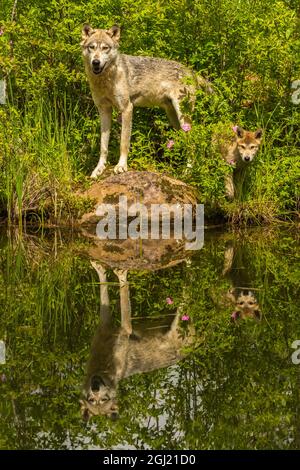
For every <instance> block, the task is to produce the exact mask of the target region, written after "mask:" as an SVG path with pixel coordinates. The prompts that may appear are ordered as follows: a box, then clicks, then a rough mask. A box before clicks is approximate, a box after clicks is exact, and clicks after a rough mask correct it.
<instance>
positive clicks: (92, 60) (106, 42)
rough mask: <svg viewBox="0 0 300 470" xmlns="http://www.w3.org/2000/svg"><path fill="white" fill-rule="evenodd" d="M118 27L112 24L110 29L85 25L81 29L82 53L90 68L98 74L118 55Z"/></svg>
mask: <svg viewBox="0 0 300 470" xmlns="http://www.w3.org/2000/svg"><path fill="white" fill-rule="evenodd" d="M119 39H120V28H119V27H118V26H112V27H111V28H110V29H108V30H105V29H93V28H92V27H91V26H89V25H85V26H84V28H83V30H82V41H81V47H82V53H83V56H84V58H85V60H86V61H87V63H88V65H89V67H90V70H91V72H92V73H93V74H95V75H100V74H101V73H103V71H104V70H106V69H107V68H108V67H109V65H110V64H112V63H113V62H114V61H115V60H116V57H117V55H118V46H119Z"/></svg>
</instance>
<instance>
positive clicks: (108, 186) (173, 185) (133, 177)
mask: <svg viewBox="0 0 300 470" xmlns="http://www.w3.org/2000/svg"><path fill="white" fill-rule="evenodd" d="M121 195H122V196H126V197H127V204H128V206H129V205H131V204H133V203H138V202H139V203H143V204H144V205H145V206H146V207H147V209H150V205H151V204H180V205H183V204H192V205H193V206H194V205H195V204H196V203H197V199H196V192H195V189H194V188H192V187H190V186H188V185H187V184H185V183H183V182H182V181H179V180H176V179H174V178H170V177H169V176H166V175H163V174H159V173H152V172H148V171H129V172H127V173H122V174H119V175H113V176H109V177H108V178H106V179H104V180H101V181H99V182H96V183H93V185H92V186H91V187H90V188H89V189H88V190H87V191H85V192H84V193H82V196H85V197H88V198H91V199H92V200H94V202H95V205H94V210H92V211H91V212H89V213H87V214H84V215H83V217H82V219H81V220H80V224H84V225H85V224H90V223H92V224H94V223H97V222H98V221H99V216H97V215H96V209H97V207H98V206H99V205H100V204H113V205H115V206H116V208H117V207H118V204H119V197H120V196H121Z"/></svg>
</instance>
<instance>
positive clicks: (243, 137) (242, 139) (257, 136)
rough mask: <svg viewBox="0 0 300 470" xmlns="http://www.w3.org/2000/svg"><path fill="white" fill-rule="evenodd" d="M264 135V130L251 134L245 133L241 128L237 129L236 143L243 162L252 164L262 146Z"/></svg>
mask: <svg viewBox="0 0 300 470" xmlns="http://www.w3.org/2000/svg"><path fill="white" fill-rule="evenodd" d="M262 134H263V131H262V129H257V131H255V132H249V131H245V130H244V129H242V128H241V127H238V128H237V131H236V135H237V137H236V143H237V148H238V152H239V155H240V157H241V159H242V161H243V162H245V163H250V162H252V160H253V158H254V157H255V155H256V154H257V151H258V149H259V146H260V144H261V139H262Z"/></svg>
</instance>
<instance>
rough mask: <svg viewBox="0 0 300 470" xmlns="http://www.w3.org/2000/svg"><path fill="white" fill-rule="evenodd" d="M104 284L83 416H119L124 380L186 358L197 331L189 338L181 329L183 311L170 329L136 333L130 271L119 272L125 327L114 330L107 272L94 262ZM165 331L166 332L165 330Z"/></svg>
mask: <svg viewBox="0 0 300 470" xmlns="http://www.w3.org/2000/svg"><path fill="white" fill-rule="evenodd" d="M92 265H93V267H94V268H95V269H96V271H97V273H98V275H99V280H100V299H101V308H100V318H101V323H100V325H99V327H98V329H97V331H96V334H95V336H94V339H93V342H92V346H91V353H90V358H89V361H88V364H87V373H86V379H85V383H84V387H83V399H82V400H81V401H80V403H81V413H82V416H83V418H84V419H86V420H88V419H89V418H90V417H91V416H95V415H106V416H109V417H111V418H117V416H118V403H117V396H116V395H117V387H118V383H119V381H120V380H121V379H123V378H126V377H129V376H131V375H134V374H138V373H142V372H148V371H151V370H155V369H160V368H163V367H167V366H170V365H172V364H174V363H176V362H177V361H179V360H180V359H182V358H183V357H184V355H183V353H182V348H183V347H184V346H187V345H188V344H192V342H193V335H194V332H193V327H192V326H191V325H188V328H187V330H186V331H185V334H184V335H183V334H181V332H180V327H179V319H180V316H181V314H180V308H179V309H178V311H177V314H176V315H175V318H174V320H173V322H172V324H171V327H170V329H169V330H168V331H167V332H166V331H164V332H159V330H158V329H156V328H155V330H148V331H147V330H146V331H142V332H141V333H139V334H135V333H133V331H132V324H131V308H130V298H129V285H128V282H127V271H123V270H116V271H115V274H116V275H117V276H118V279H119V282H120V304H121V326H120V327H119V328H117V327H114V326H113V323H112V318H111V314H110V309H109V297H108V289H107V281H106V273H105V269H104V268H103V267H102V266H101V265H100V264H99V263H97V262H92ZM162 329H163V328H162Z"/></svg>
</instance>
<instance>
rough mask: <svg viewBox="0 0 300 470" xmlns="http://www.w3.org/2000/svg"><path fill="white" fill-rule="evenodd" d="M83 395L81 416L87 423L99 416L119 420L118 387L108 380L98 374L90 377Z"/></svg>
mask: <svg viewBox="0 0 300 470" xmlns="http://www.w3.org/2000/svg"><path fill="white" fill-rule="evenodd" d="M83 394H84V397H83V399H82V400H80V405H81V415H82V417H83V419H84V420H85V421H88V420H89V418H90V417H92V416H97V415H103V416H108V417H110V418H111V419H117V418H118V404H117V399H116V387H115V386H114V385H113V384H110V383H109V381H108V380H107V379H106V378H103V377H102V376H101V375H98V374H96V375H93V376H92V377H90V378H89V380H88V381H87V383H86V386H85V389H84V392H83Z"/></svg>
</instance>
